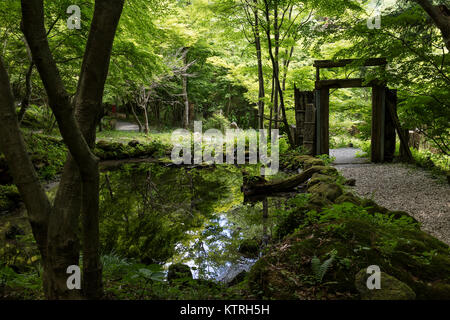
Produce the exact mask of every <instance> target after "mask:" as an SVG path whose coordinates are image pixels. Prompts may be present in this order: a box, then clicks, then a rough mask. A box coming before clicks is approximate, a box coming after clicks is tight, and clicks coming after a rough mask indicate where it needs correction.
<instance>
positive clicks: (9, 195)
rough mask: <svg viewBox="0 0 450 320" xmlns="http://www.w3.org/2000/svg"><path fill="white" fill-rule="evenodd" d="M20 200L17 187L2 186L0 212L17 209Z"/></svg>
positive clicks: (0, 186)
mask: <svg viewBox="0 0 450 320" xmlns="http://www.w3.org/2000/svg"><path fill="white" fill-rule="evenodd" d="M20 200H21V197H20V194H19V191H18V190H17V187H16V186H15V185H0V212H1V211H10V210H12V209H14V208H16V207H17V206H18V203H19V201H20Z"/></svg>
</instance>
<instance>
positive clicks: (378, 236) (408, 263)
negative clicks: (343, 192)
mask: <svg viewBox="0 0 450 320" xmlns="http://www.w3.org/2000/svg"><path fill="white" fill-rule="evenodd" d="M332 252H334V253H335V257H334V261H333V263H332V264H331V266H329V268H328V269H327V271H326V273H325V274H324V277H323V281H322V282H318V281H317V280H316V279H317V277H316V275H315V273H314V271H313V268H312V264H311V260H312V259H313V257H317V258H318V259H320V261H321V262H324V261H326V260H327V259H329V257H330V253H332ZM370 265H377V266H379V267H380V269H381V271H382V272H384V273H386V274H388V275H390V276H392V277H395V278H396V279H398V280H399V281H400V282H402V283H404V284H406V285H407V286H408V287H410V288H411V289H412V290H413V291H414V293H415V295H416V297H417V298H418V299H450V290H449V289H450V249H449V247H448V246H447V245H446V244H445V243H443V242H441V241H439V240H437V239H436V238H434V237H432V236H430V235H428V234H426V233H424V232H422V231H421V230H420V229H419V228H417V224H415V222H414V221H413V220H412V219H408V218H407V217H405V218H403V219H392V218H390V217H389V216H387V215H383V214H376V215H372V214H370V213H369V212H367V210H365V208H364V207H361V206H356V205H353V204H351V203H343V204H339V205H333V206H332V207H330V208H327V209H324V210H323V211H322V212H320V213H314V212H312V211H309V212H308V213H306V217H304V219H303V223H302V225H301V227H300V228H297V230H296V231H295V232H294V233H292V234H291V235H289V236H287V237H286V238H284V239H283V241H281V242H279V243H276V244H274V245H273V246H272V247H270V249H269V250H268V252H267V254H266V255H265V256H264V257H263V258H261V259H260V260H259V261H258V263H257V264H256V265H255V266H254V267H253V268H252V269H251V271H250V273H249V277H248V279H249V287H250V289H251V290H252V292H253V293H254V294H256V295H258V296H259V297H265V298H272V299H359V298H360V293H359V291H358V289H357V287H356V285H355V279H356V275H357V274H358V272H360V270H361V269H367V267H368V266H370Z"/></svg>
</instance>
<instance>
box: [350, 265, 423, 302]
mask: <svg viewBox="0 0 450 320" xmlns="http://www.w3.org/2000/svg"><path fill="white" fill-rule="evenodd" d="M380 276H381V288H380V289H373V290H370V289H369V288H367V279H368V278H369V277H370V274H368V273H367V271H366V270H365V269H362V270H361V271H360V272H358V274H357V275H356V277H355V286H356V289H357V290H358V291H359V293H360V294H361V299H362V300H414V299H416V294H415V293H414V291H413V290H412V289H411V288H410V287H408V286H407V285H406V284H405V283H403V282H401V281H400V280H398V279H396V278H394V277H393V276H390V275H388V274H387V273H384V272H381V275H380Z"/></svg>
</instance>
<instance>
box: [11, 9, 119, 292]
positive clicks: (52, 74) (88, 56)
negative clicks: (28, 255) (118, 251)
mask: <svg viewBox="0 0 450 320" xmlns="http://www.w3.org/2000/svg"><path fill="white" fill-rule="evenodd" d="M123 3H124V1H123V0H112V1H111V0H110V1H107V0H96V2H95V10H94V16H93V20H92V23H91V30H90V32H89V38H88V42H87V45H86V50H85V55H84V59H83V64H82V68H81V73H80V77H79V83H78V88H77V93H76V95H75V98H74V102H73V104H72V102H71V99H70V96H69V95H68V93H67V91H66V89H65V87H64V84H63V82H62V79H61V77H60V75H59V71H58V68H57V66H56V63H55V61H54V59H53V56H52V53H51V51H50V48H49V44H48V41H47V35H46V32H45V26H44V9H43V1H42V0H22V21H23V31H24V34H25V37H26V39H27V42H28V43H29V46H30V50H31V52H32V55H33V61H35V64H36V67H37V70H38V71H39V74H40V76H41V79H42V82H43V84H44V87H45V90H46V92H47V96H48V98H49V105H50V108H51V109H52V111H53V113H54V114H55V118H56V120H57V122H58V125H59V129H60V132H61V135H62V136H63V139H64V142H65V144H66V145H67V146H68V149H69V151H70V155H69V157H68V160H67V162H66V165H65V167H64V172H63V175H62V179H61V183H60V187H59V189H58V192H57V195H56V199H55V203H54V206H53V209H52V210H51V214H50V215H49V217H48V225H47V226H46V230H47V242H48V243H47V253H48V256H47V257H46V263H44V268H45V269H46V270H45V271H44V272H45V275H44V287H45V292H46V295H47V297H48V298H50V299H64V298H73V297H74V296H76V295H77V294H78V292H76V291H70V290H68V288H67V286H66V280H67V274H66V270H67V267H68V266H70V265H74V264H75V265H78V264H79V261H78V260H79V259H78V258H79V231H78V219H79V216H80V213H81V215H82V219H81V221H82V238H83V294H84V296H85V297H86V298H89V299H96V298H99V297H100V296H101V295H102V285H101V265H100V257H99V231H98V227H99V226H98V201H99V183H98V181H99V171H98V159H97V158H96V157H95V156H94V154H93V153H92V151H91V148H92V147H93V146H94V144H95V135H96V126H97V124H98V119H99V114H100V112H101V110H100V109H101V105H102V96H103V90H104V84H105V81H106V76H107V73H108V68H109V62H110V56H111V50H112V44H113V40H114V36H115V32H116V28H117V24H118V21H119V18H120V15H121V12H122V8H123ZM18 136H19V137H20V132H19V133H18ZM9 162H10V159H8V163H9ZM21 194H22V196H24V197H25V196H27V194H26V193H25V192H21ZM25 201H26V200H25ZM26 202H27V201H26ZM27 206H28V205H27ZM29 206H30V207H32V203H30V204H29ZM39 237H41V235H39Z"/></svg>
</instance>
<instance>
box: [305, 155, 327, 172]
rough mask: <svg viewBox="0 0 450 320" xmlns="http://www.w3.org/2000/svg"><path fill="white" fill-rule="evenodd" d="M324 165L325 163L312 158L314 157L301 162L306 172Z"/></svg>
mask: <svg viewBox="0 0 450 320" xmlns="http://www.w3.org/2000/svg"><path fill="white" fill-rule="evenodd" d="M324 165H325V163H324V162H323V161H322V160H320V159H317V158H314V157H310V158H309V159H306V160H305V161H304V162H303V169H305V170H306V169H309V168H311V167H315V166H324Z"/></svg>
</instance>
